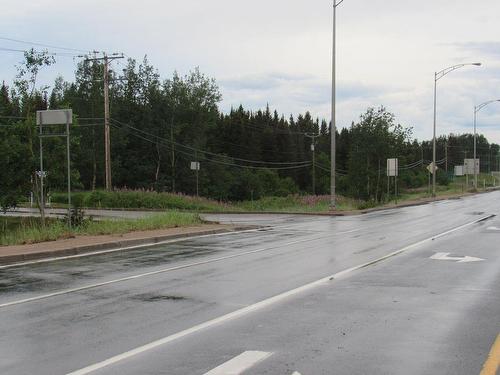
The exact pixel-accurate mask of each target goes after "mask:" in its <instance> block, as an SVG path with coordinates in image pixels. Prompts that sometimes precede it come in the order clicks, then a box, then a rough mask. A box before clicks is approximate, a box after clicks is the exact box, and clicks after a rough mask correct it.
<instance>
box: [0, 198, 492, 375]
mask: <svg viewBox="0 0 500 375" xmlns="http://www.w3.org/2000/svg"><path fill="white" fill-rule="evenodd" d="M490 214H497V215H499V214H500V192H495V193H490V194H483V195H478V196H474V197H471V198H467V199H463V200H452V201H444V202H438V203H434V204H431V205H426V206H419V207H411V208H404V209H399V210H391V211H383V212H378V213H371V214H367V215H363V216H355V217H336V218H333V217H314V216H292V215H271V216H269V215H268V216H261V215H244V216H243V215H224V216H218V215H216V216H213V217H212V218H215V219H218V220H222V221H231V222H240V223H258V224H262V225H268V226H269V228H267V229H264V230H258V231H248V232H245V233H238V234H229V235H216V236H206V237H202V238H196V239H191V240H183V241H178V242H175V243H171V244H167V245H161V246H155V247H149V248H148V247H146V248H141V249H137V250H132V251H127V252H122V253H120V252H117V253H111V254H105V255H98V256H89V257H80V258H73V259H67V260H61V261H55V262H49V263H36V264H31V265H25V266H20V267H8V268H0V374H68V373H71V372H73V371H76V370H79V369H85V368H87V369H88V366H90V365H94V364H97V366H96V367H95V368H92V369H88V371H87V370H85V371H82V372H80V373H92V374H94V373H95V374H200V375H202V374H205V373H207V372H209V371H211V370H213V369H214V368H216V367H217V366H220V365H223V364H224V363H226V362H227V361H230V360H231V359H233V358H235V357H238V356H239V355H241V354H242V353H245V352H248V351H260V352H265V353H267V356H266V358H265V359H263V360H262V361H260V362H258V363H257V361H255V362H256V363H255V364H252V363H250V364H249V365H248V366H247V367H248V369H247V371H246V372H244V373H245V374H293V373H294V372H295V371H297V372H298V373H300V374H302V375H310V374H335V375H337V374H339V375H344V374H345V375H347V374H464V375H470V374H479V372H480V370H481V366H482V364H483V363H484V361H485V359H486V356H487V354H488V352H489V350H490V348H491V346H492V344H493V342H494V340H495V338H496V336H497V335H498V334H499V333H500V292H499V288H498V286H499V285H500V251H499V249H500V246H499V241H500V219H499V218H497V217H494V218H490V219H488V220H486V221H482V222H478V223H473V222H474V221H476V220H478V219H481V218H484V217H487V216H488V215H490ZM466 224H470V225H466ZM464 225H466V226H464ZM453 229H457V230H455V231H453V232H451V233H448V234H447V235H444V236H441V237H439V238H436V239H434V240H429V241H424V242H422V241H423V240H427V239H431V238H432V237H434V236H436V235H439V234H442V233H444V232H446V231H449V230H453ZM412 245H415V246H412ZM404 248H407V251H405V252H403V253H401V254H398V255H397V256H394V257H390V258H387V259H384V260H383V261H381V262H378V263H376V264H372V265H369V266H367V267H363V268H360V269H356V270H353V271H352V272H349V273H344V274H343V275H342V276H340V275H338V276H339V277H338V278H337V277H336V278H335V279H334V280H331V281H330V280H328V279H327V280H326V281H323V282H320V283H317V284H314V285H312V286H310V287H307V288H303V289H299V290H297V291H295V292H293V293H290V295H288V296H282V294H283V293H285V292H288V291H291V290H294V289H295V288H301V287H303V286H304V285H308V284H310V283H313V282H316V281H318V280H320V279H322V278H328V277H329V276H330V275H334V274H337V273H339V272H341V271H344V270H347V269H349V268H351V267H355V266H359V265H362V264H364V263H367V262H371V261H373V260H376V259H379V258H381V257H384V256H385V255H387V254H390V253H392V252H394V251H397V250H400V249H404ZM436 253H450V255H449V256H450V257H457V259H460V258H458V257H461V256H465V255H467V256H472V257H477V258H482V259H484V260H483V261H478V262H470V263H459V262H458V261H457V260H434V259H431V258H430V257H431V256H433V255H435V254H436ZM274 296H282V298H281V297H280V298H275V299H271V298H273V297H274ZM270 299H271V300H270ZM262 301H264V302H262ZM249 310H251V311H249ZM230 313H234V315H233V316H229V317H227V314H230ZM221 317H222V318H221ZM218 318H220V319H219V320H218V321H215V322H214V319H218ZM229 318H232V319H229ZM207 322H208V324H207ZM204 323H205V325H204V326H202V327H200V326H199V325H200V324H204ZM186 330H190V331H186ZM180 332H181V333H182V337H178V336H179V335H178V336H173V335H176V334H178V333H180ZM161 339H165V340H164V341H169V342H164V343H161V342H160V343H158V342H157V340H161ZM148 344H152V345H149V346H145V347H144V345H148ZM157 344H158V345H157ZM159 344H162V345H159ZM136 348H139V350H138V351H137V352H136V353H130V352H129V351H130V350H133V349H136ZM132 354H134V355H132ZM116 356H119V357H116ZM110 358H113V360H112V361H113V363H104V364H103V363H102V361H105V360H108V359H110ZM235 366H236V367H238V366H240V368H243V367H244V364H242V363H241V361H240V362H239V363H237V364H235ZM90 370H92V371H90ZM212 373H213V374H217V372H212ZM236 373H237V372H236ZM218 374H222V372H218Z"/></svg>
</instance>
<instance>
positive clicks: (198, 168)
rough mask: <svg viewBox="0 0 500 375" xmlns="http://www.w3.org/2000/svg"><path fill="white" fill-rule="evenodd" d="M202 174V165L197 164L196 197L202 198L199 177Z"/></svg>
mask: <svg viewBox="0 0 500 375" xmlns="http://www.w3.org/2000/svg"><path fill="white" fill-rule="evenodd" d="M196 163H198V162H196ZM199 173H200V165H199V164H196V196H197V197H199V196H200V188H199V177H198V175H199Z"/></svg>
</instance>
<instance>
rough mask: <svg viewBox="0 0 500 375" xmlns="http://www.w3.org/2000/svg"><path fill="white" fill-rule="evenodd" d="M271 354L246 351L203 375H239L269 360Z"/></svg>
mask: <svg viewBox="0 0 500 375" xmlns="http://www.w3.org/2000/svg"><path fill="white" fill-rule="evenodd" d="M272 354H273V353H269V352H258V351H246V352H243V353H241V354H240V355H239V356H237V357H234V358H233V359H231V360H229V361H227V362H225V363H223V364H222V365H220V366H218V367H216V368H214V369H213V370H210V371H209V372H206V373H205V374H204V375H240V374H241V373H243V371H245V370H248V369H249V368H250V367H253V366H255V365H256V364H257V363H259V362H262V361H264V360H265V359H267V358H269V357H270V356H271V355H272Z"/></svg>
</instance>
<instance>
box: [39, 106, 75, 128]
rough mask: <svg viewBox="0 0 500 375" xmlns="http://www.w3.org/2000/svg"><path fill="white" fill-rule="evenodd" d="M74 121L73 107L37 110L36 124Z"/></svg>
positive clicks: (59, 123) (58, 123)
mask: <svg viewBox="0 0 500 375" xmlns="http://www.w3.org/2000/svg"><path fill="white" fill-rule="evenodd" d="M66 122H68V123H69V124H72V123H73V110H72V109H54V110H48V111H36V124H37V125H40V124H43V125H61V124H66Z"/></svg>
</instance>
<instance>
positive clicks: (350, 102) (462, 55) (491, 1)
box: [0, 0, 500, 143]
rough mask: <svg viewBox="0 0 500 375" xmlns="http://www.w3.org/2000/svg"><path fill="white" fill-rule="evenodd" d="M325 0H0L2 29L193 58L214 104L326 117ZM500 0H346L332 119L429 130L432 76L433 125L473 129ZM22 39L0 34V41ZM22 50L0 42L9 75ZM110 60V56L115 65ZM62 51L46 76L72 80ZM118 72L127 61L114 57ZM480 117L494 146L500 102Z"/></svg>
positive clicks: (164, 63) (496, 91) (485, 92)
mask: <svg viewBox="0 0 500 375" xmlns="http://www.w3.org/2000/svg"><path fill="white" fill-rule="evenodd" d="M332 4H333V1H332V0H252V1H242V0H163V1H159V0H142V1H133V0H86V1H83V0H72V1H63V0H24V1H19V0H0V5H1V9H2V23H1V24H0V37H4V38H14V39H21V40H28V41H33V42H39V43H46V44H51V45H56V46H64V47H71V48H76V49H82V50H105V51H108V52H123V53H125V54H126V55H127V56H130V57H133V58H136V59H138V60H141V59H142V57H143V56H144V55H146V54H147V55H148V57H149V60H150V62H151V63H152V64H153V65H154V66H155V67H157V68H158V70H159V72H160V74H161V75H162V77H163V78H166V77H169V76H171V74H172V72H173V71H174V70H177V71H179V72H180V73H187V72H188V71H189V70H190V69H192V68H194V67H196V66H199V67H200V69H201V71H202V72H203V73H206V74H207V75H209V76H211V77H214V78H215V79H216V80H217V82H218V83H219V85H220V87H221V91H222V94H223V98H224V99H223V102H222V104H221V109H222V110H223V111H227V110H229V109H230V108H231V106H238V105H239V104H240V103H241V104H243V106H244V107H246V108H248V109H258V108H263V107H264V106H265V105H266V103H269V105H270V107H271V109H276V110H277V111H278V112H279V113H280V114H284V115H285V116H287V117H288V116H289V115H290V114H294V115H297V114H298V113H304V112H305V111H306V110H309V111H310V112H311V113H312V115H313V116H315V117H316V116H317V117H320V118H329V116H330V110H329V108H330V104H329V101H330V80H331V52H332V49H331V40H332V36H331V27H332V11H331V10H332ZM499 15H500V1H498V0H476V1H470V0H467V1H466V0H421V1H415V0H345V1H344V2H343V3H342V4H341V5H340V6H339V8H338V13H337V16H338V18H337V21H338V22H337V26H338V28H337V32H338V34H337V36H338V44H337V48H338V49H337V57H338V59H337V61H338V68H337V79H338V94H339V101H338V126H348V125H350V123H351V122H352V121H356V120H357V119H358V118H359V115H360V114H361V113H362V112H364V111H365V110H366V109H367V108H368V107H370V106H374V107H378V106H380V105H384V106H385V107H386V108H387V109H388V110H389V111H391V112H393V113H395V114H396V116H397V119H398V122H400V123H402V124H403V125H407V126H412V127H413V128H414V134H415V136H416V137H417V138H419V139H429V138H430V137H431V136H432V103H433V97H432V93H433V77H434V72H435V71H436V70H441V69H443V68H446V67H448V66H450V65H454V64H459V63H465V62H475V61H479V62H482V63H483V67H481V68H477V67H467V68H463V69H461V70H457V71H455V72H453V73H452V74H450V75H448V76H446V78H444V79H443V80H441V81H439V86H438V133H439V134H446V133H449V132H454V133H464V132H469V131H472V119H473V109H474V105H475V104H479V103H482V102H484V101H487V100H491V99H497V98H498V99H500V22H499ZM1 47H4V48H21V49H22V48H26V47H29V46H27V45H23V44H19V43H15V42H9V41H6V40H0V48H1ZM21 58H22V55H21V54H19V53H14V52H6V51H1V50H0V78H1V79H5V80H6V81H10V80H11V79H12V77H13V76H14V75H15V68H14V65H15V64H16V63H17V62H18V61H20V60H21ZM114 64H116V63H114ZM75 65H76V60H74V59H72V58H70V57H60V58H58V59H57V64H56V65H55V66H54V67H51V68H50V69H49V70H47V71H46V73H45V74H44V76H43V80H45V81H46V82H49V83H50V82H51V81H53V79H54V78H55V76H56V75H57V74H62V75H63V76H64V78H66V79H68V80H71V79H73V71H74V68H75ZM116 68H117V69H120V68H122V66H120V65H116ZM478 125H479V127H480V130H481V132H483V133H484V134H485V135H486V136H487V137H488V138H489V139H490V140H492V141H495V142H497V143H500V103H498V104H492V105H491V106H489V107H487V108H485V109H484V110H483V111H482V112H481V113H480V116H479V117H478Z"/></svg>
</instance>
